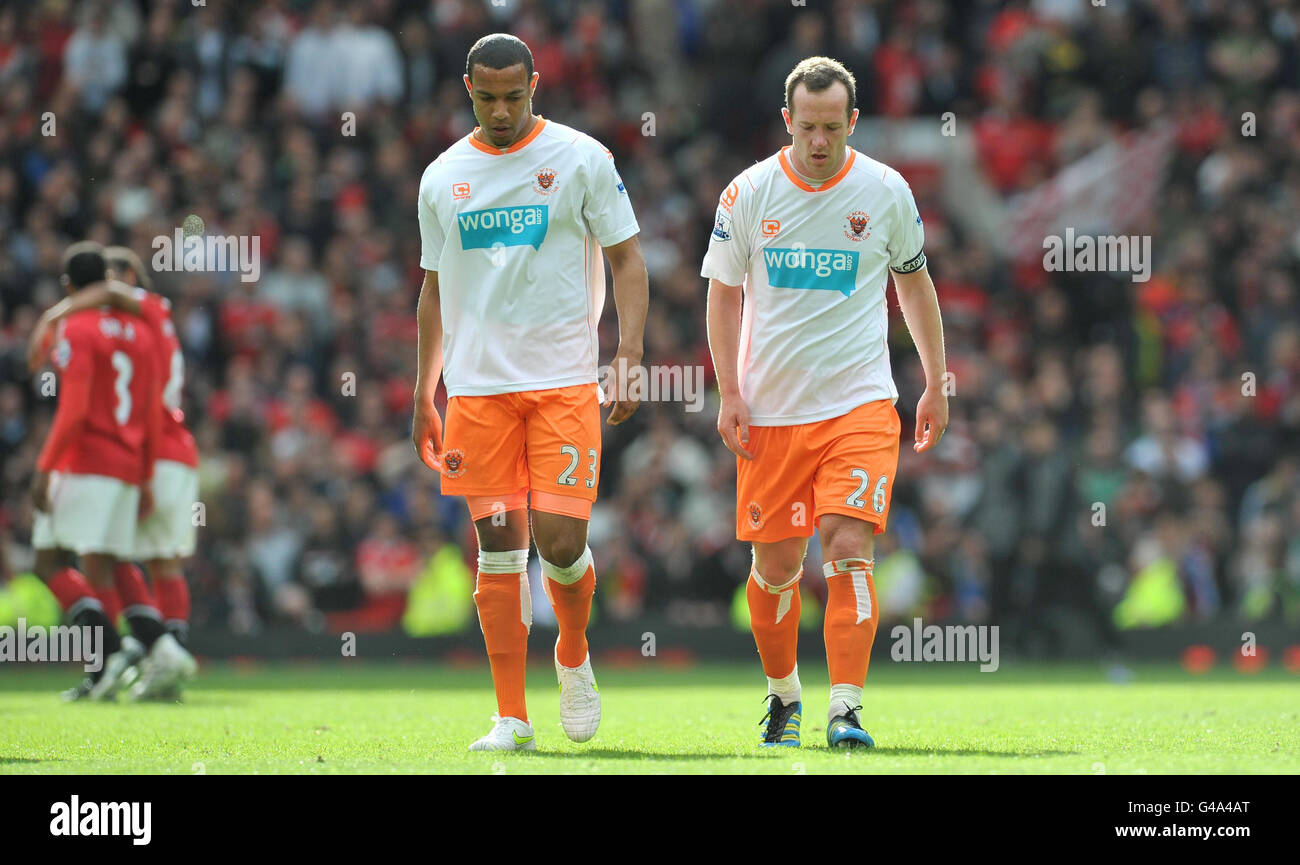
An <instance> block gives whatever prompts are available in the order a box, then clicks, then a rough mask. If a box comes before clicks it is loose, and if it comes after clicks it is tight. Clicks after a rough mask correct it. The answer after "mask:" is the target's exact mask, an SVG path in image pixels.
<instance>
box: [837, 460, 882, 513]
mask: <svg viewBox="0 0 1300 865" xmlns="http://www.w3.org/2000/svg"><path fill="white" fill-rule="evenodd" d="M849 474H850V475H852V476H853V477H855V478H857V480H858V488H857V489H855V490H854V491H853V492H852V493H850V494H849V497H848V498H846V499H845V500H844V503H845V504H846V505H848V506H849V507H854V508H859V509H861V510H866V507H867V503H866V502H864V501H863V500H862V495H863V494H864V493H865V492H866V491H867V487H869V486H870V485H871V478H870V476H869V475H868V474H867V472H866V469H853V470H852V471H850V472H849ZM888 481H889V476H888V475H881V476H880V477H879V478H877V479H876V486H875V489H873V490H872V491H871V509H872V510H874V511H875V512H876V513H878V514H883V513H884V512H885V485H886V484H887V483H888Z"/></svg>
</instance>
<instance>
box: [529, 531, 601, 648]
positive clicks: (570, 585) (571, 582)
mask: <svg viewBox="0 0 1300 865" xmlns="http://www.w3.org/2000/svg"><path fill="white" fill-rule="evenodd" d="M541 562H542V575H543V577H544V578H545V582H544V583H543V585H544V586H545V587H546V596H547V597H548V598H550V599H551V609H552V610H554V611H555V622H556V624H558V625H559V626H560V639H559V641H558V642H557V643H556V644H555V659H556V660H557V661H559V662H560V663H561V664H562V665H564V666H566V667H570V668H572V667H581V666H582V662H583V661H585V660H587V620H588V619H589V618H590V617H591V598H592V596H593V595H594V594H595V593H596V566H595V564H593V563H592V561H591V548H590V547H587V548H586V549H584V550H583V551H582V555H580V556H578V558H577V559H576V560H575V561H574V562H573V563H572V564H570V565H568V566H567V567H563V568H561V567H559V566H558V565H553V564H551V563H550V562H548V561H546V559H542V560H541Z"/></svg>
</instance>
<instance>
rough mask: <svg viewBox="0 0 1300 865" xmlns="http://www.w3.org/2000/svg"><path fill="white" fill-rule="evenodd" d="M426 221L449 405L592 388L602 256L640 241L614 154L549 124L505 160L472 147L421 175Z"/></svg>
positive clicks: (426, 260)
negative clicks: (454, 399)
mask: <svg viewBox="0 0 1300 865" xmlns="http://www.w3.org/2000/svg"><path fill="white" fill-rule="evenodd" d="M419 216H420V242H421V255H420V266H421V267H423V268H424V269H425V270H435V271H437V272H438V290H439V297H440V300H441V303H442V329H443V379H444V380H445V381H446V384H447V394H448V396H476V395H483V394H497V393H515V392H518V391H525V390H543V389H545V388H552V387H567V386H569V385H575V384H587V383H592V384H594V383H595V382H596V362H597V360H596V355H597V349H598V345H597V337H596V325H597V322H599V320H600V314H601V311H602V310H603V309H604V306H605V263H604V262H605V260H604V257H603V256H602V254H601V247H603V246H613V245H614V244H616V243H621V242H623V241H624V240H627V239H628V238H629V237H632V236H633V235H635V234H636V233H637V232H638V231H640V228H639V227H638V226H637V221H636V216H635V215H634V214H633V212H632V204H631V202H630V201H628V195H627V189H626V188H625V187H624V186H623V180H622V178H621V177H619V174H618V171H617V170H616V169H615V167H614V157H613V156H612V155H611V154H610V152H609V151H608V150H606V149H605V148H604V147H602V146H601V145H600V143H599V142H597V141H596V140H595V139H594V138H592V137H591V136H589V135H586V134H584V133H582V132H579V131H577V130H576V129H573V128H571V127H568V126H564V125H563V124H560V123H556V122H554V121H551V120H546V119H539V120H538V121H537V125H536V126H534V127H533V130H532V131H531V132H530V133H529V134H528V135H527V136H525V137H524V138H523V139H521V140H520V141H518V142H516V143H515V144H514V145H512V146H511V147H509V148H507V149H504V150H502V149H499V148H496V147H492V146H491V145H488V144H484V143H483V142H481V141H479V140H478V139H476V138H474V137H473V136H472V135H469V136H466V137H465V138H462V139H461V140H460V141H457V142H456V143H455V144H453V145H452V146H451V147H448V148H447V149H446V150H445V151H444V152H443V153H442V155H440V156H439V157H438V158H437V159H435V160H434V161H433V162H431V163H430V164H429V167H428V168H426V169H425V171H424V177H423V178H422V179H421V180H420V201H419Z"/></svg>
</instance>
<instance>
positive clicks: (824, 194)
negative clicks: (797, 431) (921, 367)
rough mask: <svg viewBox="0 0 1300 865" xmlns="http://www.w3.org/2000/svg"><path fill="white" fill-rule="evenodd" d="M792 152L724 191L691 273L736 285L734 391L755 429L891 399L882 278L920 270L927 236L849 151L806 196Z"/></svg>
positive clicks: (906, 203) (897, 195)
mask: <svg viewBox="0 0 1300 865" xmlns="http://www.w3.org/2000/svg"><path fill="white" fill-rule="evenodd" d="M789 150H790V148H789V147H785V148H783V149H782V150H781V151H779V152H778V153H776V154H773V155H772V156H770V157H768V158H767V159H765V160H763V161H762V162H759V163H757V164H755V165H753V166H751V167H750V168H749V169H748V170H746V171H744V172H743V173H742V174H741V175H740V176H739V177H737V178H736V179H735V180H734V181H733V182H732V183H731V185H730V186H728V187H727V188H726V190H725V191H723V193H722V197H721V199H720V201H719V203H718V211H717V216H716V219H715V222H714V226H713V235H712V237H710V239H709V249H708V252H707V253H706V254H705V256H704V264H703V266H702V267H701V269H700V275H701V276H703V277H704V278H706V279H717V280H719V281H720V282H723V283H725V284H726V285H743V286H744V292H745V301H744V307H743V309H742V312H741V330H740V352H739V357H738V365H737V370H738V373H739V378H740V393H741V396H742V397H743V398H744V400H745V403H746V405H748V407H749V412H750V422H751V423H753V424H754V425H756V426H793V425H795V424H803V423H812V422H814V421H819V420H826V419H828V418H833V417H839V416H840V415H843V414H847V413H848V412H850V411H852V410H853V409H855V408H857V407H858V406H860V405H864V404H866V403H869V402H873V401H875V400H878V399H888V400H890V401H897V399H898V390H897V389H896V388H895V387H894V379H893V376H892V374H891V372H890V368H889V347H888V345H887V336H888V330H889V306H888V300H887V296H886V292H887V291H888V288H889V278H888V274H887V273H886V268H890V269H892V270H894V271H895V272H897V273H911V272H913V271H916V270H920V269H921V268H923V267H925V253H924V252H923V250H922V247H923V246H924V245H925V231H924V227H923V226H922V224H921V216H920V214H919V213H918V212H917V209H916V200H915V199H914V198H913V197H912V190H911V188H910V187H908V185H907V182H906V181H905V180H904V179H903V177H902V175H900V174H899V173H898V172H897V171H895V170H893V169H892V168H890V167H889V166H887V165H885V164H883V163H881V162H877V161H876V160H874V159H871V158H870V157H867V156H865V155H863V154H861V153H858V152H857V151H855V150H853V148H851V147H850V148H848V150H847V153H846V156H845V160H844V166H843V168H841V169H840V170H839V171H838V172H837V173H836V174H835V175H834V176H833V177H831V178H830V179H828V180H826V181H825V182H824V183H822V184H821V185H820V186H818V187H816V188H814V187H812V186H810V185H809V184H808V183H807V182H806V181H804V180H803V179H802V178H801V177H800V176H799V175H798V174H796V173H795V171H794V168H793V166H792V165H791V163H790V155H789Z"/></svg>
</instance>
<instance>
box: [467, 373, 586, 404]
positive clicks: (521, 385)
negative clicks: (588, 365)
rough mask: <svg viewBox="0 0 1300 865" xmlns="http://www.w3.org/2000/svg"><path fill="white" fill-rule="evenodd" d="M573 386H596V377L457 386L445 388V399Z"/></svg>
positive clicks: (584, 376) (570, 377)
mask: <svg viewBox="0 0 1300 865" xmlns="http://www.w3.org/2000/svg"><path fill="white" fill-rule="evenodd" d="M575 384H590V385H594V384H596V376H595V375H594V374H592V375H570V376H565V377H564V378H552V379H547V380H545V381H520V382H511V383H508V384H478V385H457V386H456V387H450V386H449V387H448V388H447V398H448V399H450V398H451V397H456V396H496V395H497V394H503V393H520V392H522V391H526V390H550V389H551V388H555V387H572V386H573V385H575Z"/></svg>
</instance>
